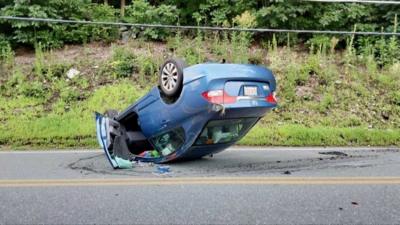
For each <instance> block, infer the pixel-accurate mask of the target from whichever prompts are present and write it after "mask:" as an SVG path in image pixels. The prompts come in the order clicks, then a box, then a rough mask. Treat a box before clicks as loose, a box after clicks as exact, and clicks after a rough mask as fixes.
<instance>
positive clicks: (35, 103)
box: [0, 37, 400, 149]
mask: <svg viewBox="0 0 400 225" xmlns="http://www.w3.org/2000/svg"><path fill="white" fill-rule="evenodd" d="M178 38H180V37H177V38H175V39H171V40H170V41H168V42H167V43H166V44H160V43H149V42H143V41H131V42H129V43H127V44H123V45H122V46H119V45H114V46H101V45H96V44H91V45H86V46H82V47H78V46H72V47H71V46H70V47H66V48H64V49H63V50H55V51H49V52H43V51H41V50H40V48H38V49H37V50H36V53H35V54H34V55H33V54H31V55H29V54H22V55H19V56H18V55H17V56H16V57H13V56H12V55H11V54H10V56H9V57H8V58H7V59H6V60H4V63H3V65H2V67H1V69H2V73H1V74H2V77H1V81H0V82H1V89H0V91H1V96H0V121H1V123H2V125H1V126H0V145H1V146H2V148H3V149H9V148H20V149H21V148H22V149H25V148H68V147H74V148H77V147H78V148H92V147H97V143H96V140H95V124H94V114H93V112H94V111H99V112H103V111H104V110H106V109H108V108H116V109H120V110H122V109H124V108H125V107H127V106H128V105H129V104H131V103H132V102H134V101H135V100H136V99H137V98H139V97H140V96H142V95H143V94H145V93H146V91H147V90H148V89H149V88H150V87H151V86H152V85H155V84H156V80H157V68H158V65H159V64H161V63H162V61H163V60H164V58H165V57H166V56H167V55H168V54H169V52H170V50H169V49H174V51H175V55H177V56H179V57H185V58H186V60H187V61H189V63H190V64H193V63H196V62H201V61H204V60H205V59H206V58H209V59H221V58H226V59H227V60H228V61H230V62H244V63H245V62H248V61H256V62H258V63H261V64H264V65H266V66H268V67H269V68H271V69H272V70H273V71H274V72H275V74H276V77H277V81H278V84H279V87H278V96H279V107H278V108H277V109H275V110H274V111H272V112H271V113H270V114H268V115H267V116H266V117H265V118H264V119H263V120H262V121H261V122H260V123H259V124H258V125H257V126H256V127H255V128H254V129H253V130H252V131H251V132H250V133H249V134H248V135H247V136H246V137H245V138H244V139H243V140H242V141H241V142H240V144H245V145H283V146H306V145H312V146H325V145H333V146H344V145H350V146H360V145H371V146H373V145H381V146H383V145H397V146H400V91H399V90H400V64H399V63H397V64H396V63H395V64H392V65H389V66H385V67H383V68H379V67H378V65H377V64H376V63H375V62H374V60H373V59H372V57H368V56H367V55H365V56H363V57H360V56H355V55H354V54H352V51H346V52H339V53H325V52H322V51H318V52H316V53H304V51H300V50H296V49H293V47H292V49H291V50H290V49H289V48H285V47H284V48H277V47H276V46H273V44H265V45H263V46H265V47H261V46H262V45H260V46H253V47H252V48H251V49H250V50H248V48H247V47H246V46H244V44H243V43H239V42H238V43H235V42H221V41H219V40H208V39H207V40H205V41H203V40H200V39H199V38H196V39H195V40H182V39H179V40H178ZM321 49H322V48H321ZM70 68H75V69H77V70H79V71H80V73H79V75H77V76H76V77H74V78H71V79H69V78H67V76H66V73H67V71H68V70H69V69H70Z"/></svg>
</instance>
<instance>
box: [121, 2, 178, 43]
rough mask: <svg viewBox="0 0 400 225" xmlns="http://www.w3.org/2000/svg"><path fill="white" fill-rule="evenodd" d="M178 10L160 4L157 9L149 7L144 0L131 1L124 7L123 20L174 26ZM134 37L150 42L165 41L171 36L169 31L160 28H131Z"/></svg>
mask: <svg viewBox="0 0 400 225" xmlns="http://www.w3.org/2000/svg"><path fill="white" fill-rule="evenodd" d="M178 16H179V10H178V9H177V8H176V7H175V6H172V5H164V4H161V5H159V6H158V7H155V6H152V5H150V3H149V2H147V1H146V0H137V1H133V2H132V4H130V5H128V6H127V7H126V12H125V17H124V20H125V21H126V22H129V23H152V24H165V25H171V24H176V23H177V21H178ZM132 32H133V34H134V35H135V36H142V37H144V38H147V39H151V40H166V38H167V36H168V35H170V34H171V32H170V31H169V30H166V29H160V28H145V29H144V30H143V29H141V28H132Z"/></svg>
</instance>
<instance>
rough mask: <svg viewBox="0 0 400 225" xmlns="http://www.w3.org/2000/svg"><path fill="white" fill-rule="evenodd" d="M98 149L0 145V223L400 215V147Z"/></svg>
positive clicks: (362, 220) (368, 220) (332, 220)
mask: <svg viewBox="0 0 400 225" xmlns="http://www.w3.org/2000/svg"><path fill="white" fill-rule="evenodd" d="M107 163H108V162H107V161H106V159H105V157H104V155H103V154H102V152H101V151H98V150H86V151H30V152H4V151H3V152H0V165H2V169H1V170H0V224H22V223H24V224H38V223H41V224H43V223H44V224H88V223H90V224H94V223H96V224H98V223H100V224H110V223H113V224H160V223H167V224H198V223H201V224H228V223H229V224H232V223H233V224H249V223H251V224H253V223H259V224H349V223H351V224H356V223H359V224H399V223H400V213H399V212H400V150H399V149H398V148H351V149H348V148H268V149H258V148H243V147H242V148H231V149H229V150H227V151H225V152H222V153H220V154H217V155H214V157H206V158H204V159H202V160H197V161H192V162H183V163H175V164H170V165H169V166H170V170H171V173H169V174H166V175H160V174H158V173H155V171H156V166H155V165H151V164H135V167H134V168H133V169H128V170H112V169H111V167H110V166H109V165H108V164H107Z"/></svg>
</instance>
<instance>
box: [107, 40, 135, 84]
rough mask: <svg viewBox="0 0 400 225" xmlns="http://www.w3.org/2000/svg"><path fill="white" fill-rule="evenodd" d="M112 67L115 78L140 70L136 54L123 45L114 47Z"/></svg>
mask: <svg viewBox="0 0 400 225" xmlns="http://www.w3.org/2000/svg"><path fill="white" fill-rule="evenodd" d="M111 67H112V68H113V77H115V78H122V77H129V76H131V75H132V74H133V73H134V72H137V70H138V68H137V62H136V57H135V55H134V54H133V53H132V52H130V51H128V50H126V49H125V48H123V47H116V46H114V48H113V55H112V61H111Z"/></svg>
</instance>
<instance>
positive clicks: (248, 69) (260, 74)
mask: <svg viewBox="0 0 400 225" xmlns="http://www.w3.org/2000/svg"><path fill="white" fill-rule="evenodd" d="M183 72H184V74H185V75H184V78H183V83H184V84H187V83H190V82H193V81H195V80H198V79H201V78H203V77H207V79H210V80H211V79H226V78H229V79H230V80H254V81H266V82H268V83H269V84H270V87H271V89H272V90H275V88H276V81H275V77H274V75H273V74H272V72H271V70H269V69H267V68H265V67H263V66H257V65H251V64H220V63H204V64H197V65H194V66H190V67H187V68H185V69H184V71H183Z"/></svg>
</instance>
